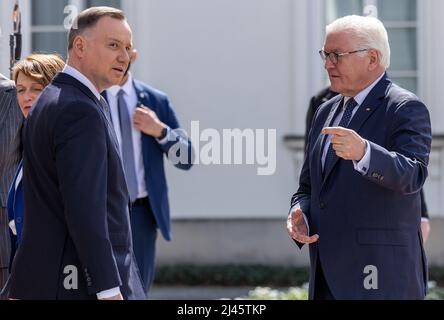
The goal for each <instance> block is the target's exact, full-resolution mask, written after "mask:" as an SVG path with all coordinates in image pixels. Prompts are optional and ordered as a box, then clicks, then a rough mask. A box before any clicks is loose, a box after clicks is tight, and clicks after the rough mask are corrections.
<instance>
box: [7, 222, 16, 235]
mask: <svg viewBox="0 0 444 320" xmlns="http://www.w3.org/2000/svg"><path fill="white" fill-rule="evenodd" d="M9 228H10V229H11V231H12V234H13V235H15V236H16V235H17V228H16V226H15V221H14V220H11V221H9Z"/></svg>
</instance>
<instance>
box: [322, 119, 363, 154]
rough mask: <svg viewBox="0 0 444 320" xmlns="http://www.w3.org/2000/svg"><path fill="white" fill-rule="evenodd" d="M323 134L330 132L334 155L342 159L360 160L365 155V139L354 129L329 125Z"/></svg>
mask: <svg viewBox="0 0 444 320" xmlns="http://www.w3.org/2000/svg"><path fill="white" fill-rule="evenodd" d="M322 133H323V134H331V135H332V138H331V144H332V146H333V150H335V151H336V155H337V156H338V157H339V158H342V159H344V160H354V161H361V159H362V158H363V157H364V155H365V146H366V143H365V140H364V139H362V138H361V136H360V135H359V134H357V133H356V132H355V131H353V130H350V129H346V128H342V127H329V128H324V129H323V130H322Z"/></svg>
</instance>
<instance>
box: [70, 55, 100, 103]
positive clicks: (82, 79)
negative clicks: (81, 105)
mask: <svg viewBox="0 0 444 320" xmlns="http://www.w3.org/2000/svg"><path fill="white" fill-rule="evenodd" d="M62 72H63V73H66V74H68V75H70V76H71V77H73V78H75V79H77V80H78V81H80V82H81V83H82V84H84V85H85V86H86V87H87V88H88V89H89V90H91V92H92V93H93V94H94V95H95V96H96V98H97V100H99V101H100V93H99V91H98V90H97V88H96V87H95V86H94V85H93V84H92V82H91V81H90V80H89V79H88V78H87V77H86V76H85V75H83V74H82V73H81V72H80V71H79V70H77V69H75V68H73V67H71V66H69V65H68V64H66V65H65V67H64V68H63V71H62Z"/></svg>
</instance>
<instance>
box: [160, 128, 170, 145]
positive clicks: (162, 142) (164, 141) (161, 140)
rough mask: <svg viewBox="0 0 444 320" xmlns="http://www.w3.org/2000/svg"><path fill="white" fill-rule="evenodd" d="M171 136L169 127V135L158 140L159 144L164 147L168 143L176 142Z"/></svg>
mask: <svg viewBox="0 0 444 320" xmlns="http://www.w3.org/2000/svg"><path fill="white" fill-rule="evenodd" d="M170 135H171V129H170V127H167V134H166V135H165V137H163V138H162V139H156V140H157V142H158V143H159V144H162V145H164V144H166V143H167V142H168V141H174V140H171V138H170Z"/></svg>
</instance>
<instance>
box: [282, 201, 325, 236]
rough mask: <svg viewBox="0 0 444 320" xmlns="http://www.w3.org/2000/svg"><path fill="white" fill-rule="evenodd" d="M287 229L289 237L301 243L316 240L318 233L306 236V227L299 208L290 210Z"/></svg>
mask: <svg viewBox="0 0 444 320" xmlns="http://www.w3.org/2000/svg"><path fill="white" fill-rule="evenodd" d="M287 231H288V234H289V235H290V237H291V238H292V239H294V240H296V241H298V242H300V243H303V244H312V243H315V242H316V241H318V239H319V235H317V234H315V235H312V236H311V237H309V236H308V227H307V225H306V224H305V220H304V214H303V213H302V210H301V209H300V208H298V209H296V210H294V211H292V212H290V214H289V215H288V219H287Z"/></svg>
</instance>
